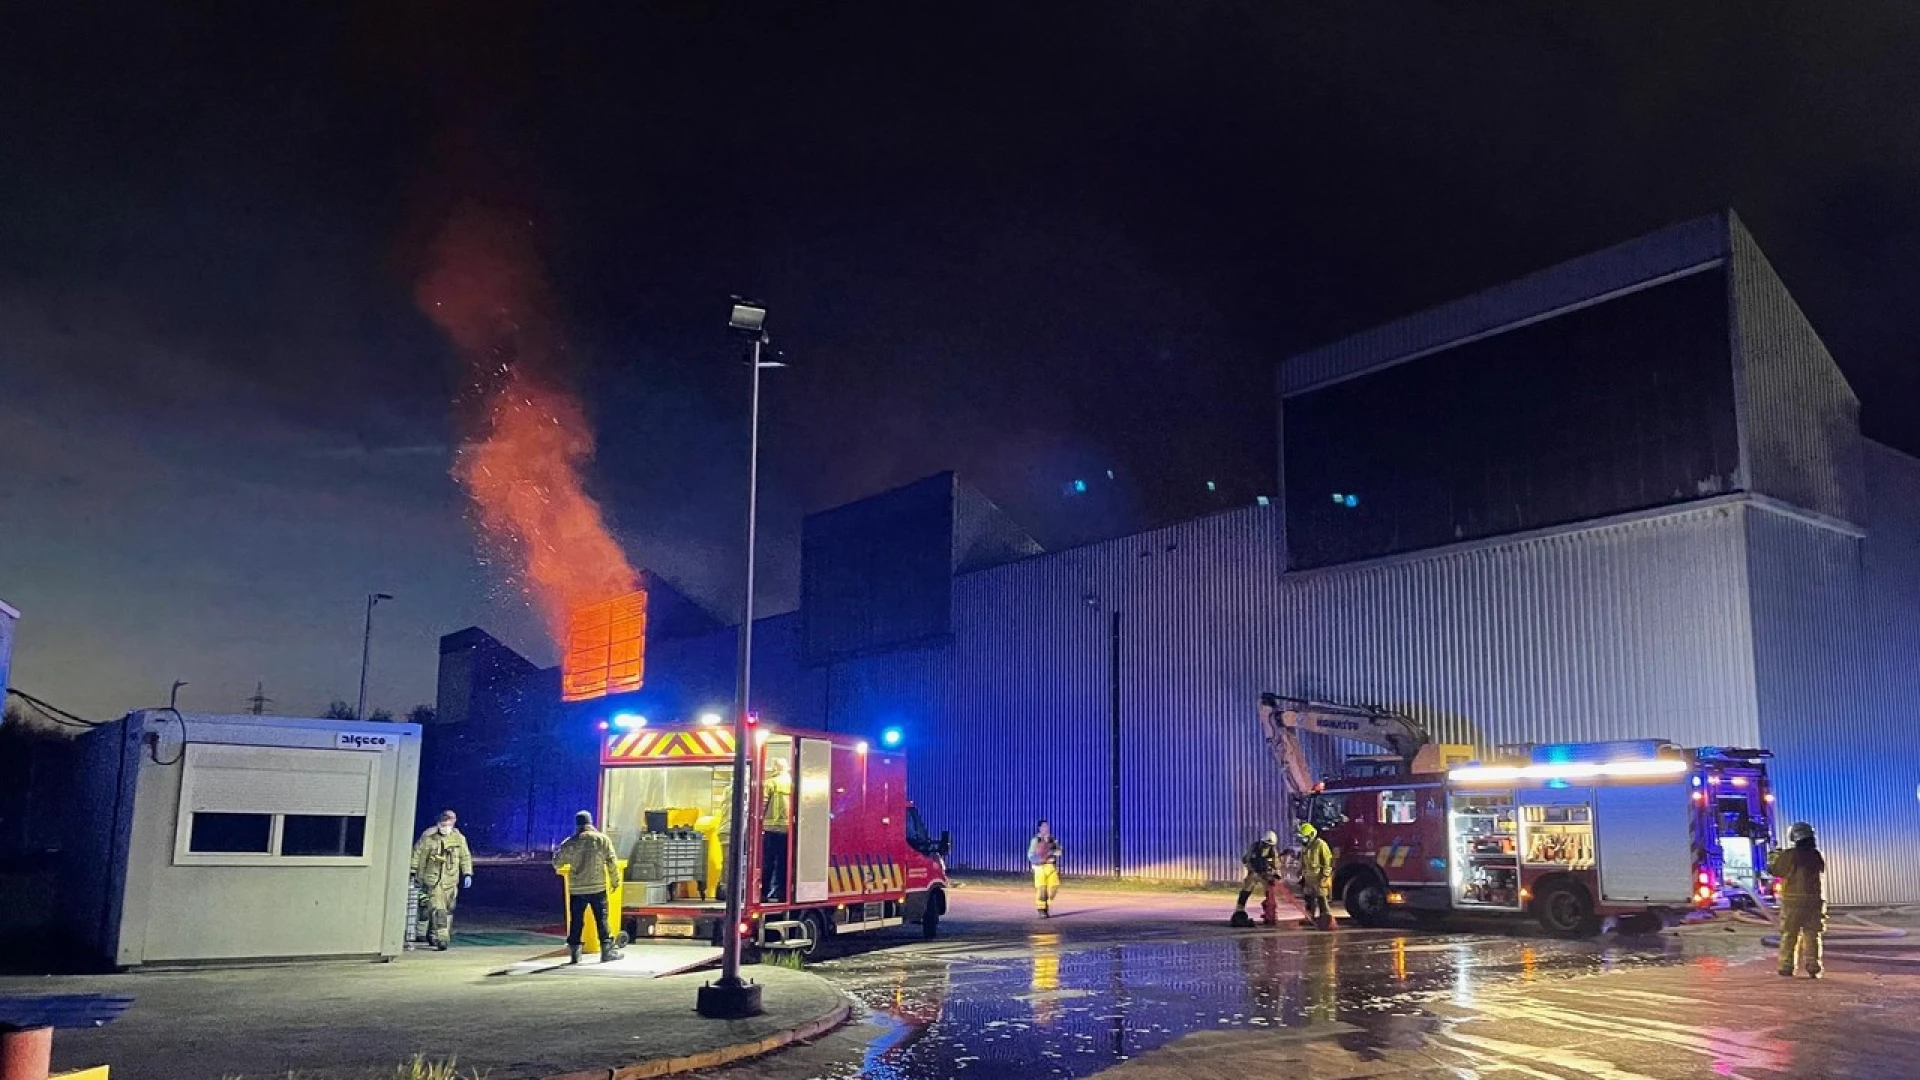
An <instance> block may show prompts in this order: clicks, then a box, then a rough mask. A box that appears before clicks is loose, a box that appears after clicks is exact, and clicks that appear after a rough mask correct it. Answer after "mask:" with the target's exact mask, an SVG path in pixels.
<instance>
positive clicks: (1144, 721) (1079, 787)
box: [913, 507, 1284, 879]
mask: <svg viewBox="0 0 1920 1080" xmlns="http://www.w3.org/2000/svg"><path fill="white" fill-rule="evenodd" d="M1274 518H1275V511H1274V509H1273V508H1261V507H1254V508H1249V509H1247V510H1244V511H1237V512H1233V513H1228V514H1222V515H1218V516H1215V517H1210V518H1205V519H1202V520H1199V521H1193V522H1188V523H1185V524H1183V525H1179V526H1175V527H1173V528H1168V529H1162V530H1157V531H1154V532H1151V533H1146V534H1142V535H1139V536H1133V537H1127V538H1125V539H1122V540H1116V541H1111V542H1108V543H1103V544H1096V545H1092V546H1089V547H1084V548H1079V549H1076V550H1072V551H1066V552H1061V553H1058V554H1054V555H1049V556H1044V557H1040V558H1035V559H1029V560H1026V561H1024V562H1019V563H1014V564H1011V565H1008V566H1003V567H998V568H995V569H992V570H987V571H982V572H979V573H976V574H970V575H966V576H963V577H961V578H960V579H958V580H957V581H956V582H955V589H954V645H953V653H952V658H951V665H952V666H951V669H950V680H951V682H950V685H951V697H950V704H949V706H948V708H949V717H948V725H947V732H946V733H945V734H943V735H942V736H941V737H940V741H939V742H938V743H937V745H936V746H934V747H932V748H931V749H932V750H933V753H932V755H931V757H930V758H928V757H923V759H922V761H923V763H922V764H920V765H918V766H916V768H915V776H914V781H913V792H914V797H915V798H916V800H917V801H918V802H919V803H920V804H921V806H922V808H923V809H924V810H925V811H926V814H927V816H928V820H929V824H930V825H931V826H932V827H934V828H948V829H952V830H953V832H954V836H955V843H956V848H957V849H958V850H957V854H956V861H957V862H958V863H960V864H961V865H965V866H969V867H974V868H979V869H994V870H1016V869H1020V868H1023V867H1024V865H1025V862H1024V854H1025V846H1026V841H1027V838H1028V837H1029V836H1030V835H1031V833H1032V826H1033V823H1034V821H1035V819H1037V818H1039V817H1042V816H1045V817H1048V818H1050V819H1052V821H1053V822H1054V823H1055V826H1056V829H1057V830H1058V832H1059V833H1060V835H1061V836H1062V838H1063V840H1064V841H1065V842H1066V844H1067V846H1068V852H1069V856H1068V864H1067V870H1068V872H1069V873H1082V874H1111V873H1113V872H1114V869H1115V867H1114V847H1115V840H1116V834H1115V826H1116V821H1115V818H1114V814H1113V795H1114V792H1113V784H1114V770H1113V767H1112V763H1113V749H1114V738H1113V734H1114V722H1113V716H1114V714H1113V706H1114V693H1115V689H1116V673H1115V665H1114V657H1115V616H1116V615H1118V618H1119V623H1118V631H1119V665H1118V673H1117V684H1118V685H1117V688H1118V692H1119V704H1120V713H1119V732H1120V740H1119V749H1120V767H1119V778H1120V788H1121V793H1120V794H1121V799H1120V802H1121V812H1120V816H1119V820H1118V822H1117V824H1118V827H1119V831H1118V842H1119V863H1120V869H1121V871H1122V872H1124V873H1126V874H1128V875H1133V876H1140V877H1151V878H1161V879H1202V878H1215V879H1218V878H1228V877H1233V876H1237V868H1238V866H1239V856H1240V854H1241V852H1242V851H1243V850H1244V847H1245V845H1246V844H1247V843H1248V842H1249V841H1250V840H1251V839H1252V837H1253V836H1255V835H1256V834H1257V833H1259V832H1260V831H1263V830H1265V829H1267V828H1272V827H1274V826H1276V825H1278V824H1280V822H1281V819H1282V816H1283V813H1284V799H1283V794H1282V788H1281V783H1280V777H1279V775H1278V771H1277V770H1276V768H1275V767H1274V765H1273V763H1272V761H1271V760H1270V759H1269V758H1268V756H1267V752H1266V748H1265V746H1264V745H1263V744H1262V742H1261V740H1260V735H1259V730H1258V724H1257V721H1256V719H1255V712H1254V708H1255V700H1256V695H1257V694H1258V693H1259V691H1260V690H1261V689H1264V688H1265V679H1266V677H1267V675H1266V668H1267V666H1268V664H1267V658H1268V657H1270V656H1271V655H1272V643H1273V633H1274V631H1273V626H1272V620H1271V618H1270V617H1269V614H1270V612H1271V611H1272V609H1273V608H1272V591H1271V590H1272V553H1273V550H1274V546H1273V545H1274V535H1273V530H1274Z"/></svg>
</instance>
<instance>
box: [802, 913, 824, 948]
mask: <svg viewBox="0 0 1920 1080" xmlns="http://www.w3.org/2000/svg"><path fill="white" fill-rule="evenodd" d="M800 923H801V925H803V926H805V927H806V928H807V943H806V944H805V945H802V946H800V955H801V956H804V957H807V958H808V959H812V958H813V957H816V956H819V955H820V953H821V951H822V950H824V949H825V948H826V946H827V920H826V918H825V917H824V916H822V915H821V914H820V913H819V912H817V911H808V912H804V913H803V914H801V916H800Z"/></svg>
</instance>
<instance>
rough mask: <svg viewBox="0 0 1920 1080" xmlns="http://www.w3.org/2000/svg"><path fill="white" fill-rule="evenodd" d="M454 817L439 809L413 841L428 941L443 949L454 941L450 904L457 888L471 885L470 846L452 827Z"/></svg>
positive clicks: (457, 896)
mask: <svg viewBox="0 0 1920 1080" xmlns="http://www.w3.org/2000/svg"><path fill="white" fill-rule="evenodd" d="M457 820H458V819H457V818H456V817H455V815H454V812H453V811H451V810H442V811H441V812H440V817H439V819H438V820H437V821H435V822H434V824H433V827H432V828H430V829H428V830H427V831H426V832H423V833H421V834H420V840H419V842H417V843H415V844H414V845H413V879H414V880H415V881H417V882H419V883H420V903H421V905H422V906H423V907H425V908H426V909H427V941H428V942H429V943H431V944H432V945H433V947H434V948H436V949H439V950H440V951H442V952H445V951H446V949H447V946H449V945H452V944H453V908H454V905H455V904H456V903H457V902H458V901H459V899H460V890H461V889H470V888H472V887H473V849H471V848H469V847H468V846H467V838H466V837H465V836H463V835H461V833H460V830H459V829H457V828H454V823H455V822H456V821H457Z"/></svg>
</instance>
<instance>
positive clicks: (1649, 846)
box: [1593, 781, 1695, 914]
mask: <svg viewBox="0 0 1920 1080" xmlns="http://www.w3.org/2000/svg"><path fill="white" fill-rule="evenodd" d="M1593 794H1594V822H1595V828H1594V832H1595V836H1594V840H1595V846H1596V847H1597V848H1598V855H1599V860H1600V875H1599V876H1600V882H1599V885H1600V887H1599V889H1598V891H1596V892H1595V893H1594V898H1595V899H1596V900H1598V901H1599V902H1600V903H1599V908H1600V911H1601V913H1602V914H1607V913H1609V912H1610V911H1611V910H1612V909H1613V908H1614V906H1616V905H1621V906H1622V909H1623V910H1640V909H1644V908H1647V907H1653V906H1663V905H1664V906H1672V907H1685V906H1686V905H1687V904H1688V903H1689V902H1690V901H1691V900H1692V898H1693V875H1694V863H1695V859H1694V855H1693V838H1692V837H1691V836H1690V835H1689V826H1690V825H1691V824H1692V821H1691V816H1692V815H1691V814H1690V813H1689V810H1688V805H1687V802H1688V799H1687V796H1688V785H1687V784H1686V783H1685V782H1684V781H1682V782H1680V783H1674V784H1609V785H1605V786H1602V787H1598V788H1595V789H1594V792H1593Z"/></svg>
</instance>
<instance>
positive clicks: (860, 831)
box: [600, 714, 952, 953]
mask: <svg viewBox="0 0 1920 1080" xmlns="http://www.w3.org/2000/svg"><path fill="white" fill-rule="evenodd" d="M603 726H604V727H605V729H606V732H605V735H604V737H603V740H602V742H601V747H600V766H601V768H600V821H601V823H602V825H601V827H602V829H603V830H604V831H605V832H606V833H607V835H608V837H609V838H611V839H612V841H613V843H614V848H615V851H616V853H617V854H618V856H619V857H620V858H621V859H622V860H624V861H625V862H626V871H625V880H624V881H623V882H622V883H621V884H622V888H621V889H620V893H621V900H620V926H621V928H622V929H623V930H624V931H625V932H626V933H627V935H628V936H629V937H630V938H631V939H632V940H635V941H640V940H646V939H676V938H677V939H687V940H691V941H708V942H711V943H713V944H715V945H718V944H719V942H720V937H721V931H722V927H723V925H724V923H725V921H726V903H725V898H726V892H725V889H726V866H727V855H728V846H729V842H730V839H729V835H730V831H729V823H730V819H731V814H732V794H733V752H734V745H735V743H734V734H733V731H732V729H731V728H730V727H726V726H722V725H720V724H718V723H712V724H690V725H671V726H660V727H655V726H649V725H648V724H647V722H646V720H645V719H644V718H641V717H637V716H632V715H624V714H623V715H616V716H615V717H613V718H612V719H611V720H610V721H609V722H607V723H606V724H605V725H603ZM749 730H750V731H752V732H753V735H752V739H753V744H752V746H751V747H750V750H749V753H748V755H747V764H748V769H747V781H748V799H747V807H748V817H747V828H746V832H745V835H746V837H747V838H748V843H747V849H748V850H747V852H746V855H747V881H748V892H747V894H746V897H745V903H743V905H742V913H741V919H742V923H743V926H744V930H743V935H744V940H746V941H747V942H749V943H750V944H753V945H757V946H759V947H762V948H788V949H795V950H799V951H801V952H803V953H811V952H813V951H814V950H815V949H816V948H818V947H819V946H820V944H821V943H823V942H825V941H827V940H829V939H830V938H832V937H834V936H835V935H838V934H851V933H860V932H864V931H871V930H883V929H887V928H890V927H898V926H904V925H912V926H918V927H919V928H920V930H921V932H922V933H923V934H924V935H925V936H926V937H933V936H934V935H935V934H936V933H937V932H938V928H939V925H940V917H941V916H942V915H944V914H946V910H947V869H946V859H945V856H946V854H947V852H948V851H949V850H950V848H951V844H952V842H951V839H950V837H949V835H948V834H947V833H945V832H942V833H941V834H939V836H937V837H936V836H934V835H933V834H931V833H930V832H929V831H928V830H927V827H926V824H925V823H924V822H923V821H922V820H921V817H920V812H919V811H918V810H917V809H915V807H914V805H913V804H912V803H911V802H910V801H908V799H907V790H906V779H907V773H906V759H905V757H904V756H903V755H902V754H901V753H900V751H899V749H898V748H897V747H895V746H882V747H874V746H871V745H869V744H868V742H867V741H866V740H865V739H863V738H859V737H857V736H853V735H846V734H838V733H829V732H824V731H804V730H798V729H791V728H784V727H780V726H777V725H773V724H767V723H762V722H759V720H758V719H757V718H756V719H755V720H754V721H753V724H752V727H750V728H749ZM897 740H898V735H897V733H896V732H892V731H889V732H888V733H887V735H886V737H885V739H884V741H885V742H887V743H893V742H896V741H897ZM776 763H778V765H779V766H784V773H785V776H786V777H787V778H789V781H790V782H788V783H785V784H779V783H776V784H774V785H772V786H771V789H772V791H773V792H774V794H773V798H775V799H785V800H786V814H785V815H784V816H785V819H786V821H787V822H788V823H789V824H788V828H787V831H786V832H785V833H784V834H781V833H777V832H776V833H764V831H763V828H762V825H763V822H764V821H765V819H766V816H767V810H768V802H769V785H768V783H767V780H768V777H769V768H770V767H775V766H776ZM777 816H778V815H777V814H776V817H777ZM782 835H784V838H785V859H784V860H780V859H778V858H777V856H775V855H774V853H770V852H768V851H767V850H765V845H766V843H771V842H776V841H777V839H778V838H779V837H781V836H782ZM781 862H784V865H785V874H784V875H783V876H784V878H785V880H784V881H782V882H778V883H775V885H776V887H775V889H773V890H772V893H771V894H772V895H773V896H775V897H777V899H774V900H766V899H764V897H766V896H768V895H769V890H768V889H767V888H766V885H767V882H766V881H765V879H764V875H765V872H766V870H767V869H768V867H769V866H770V865H772V866H775V867H777V866H778V865H779V864H780V863H781Z"/></svg>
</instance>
